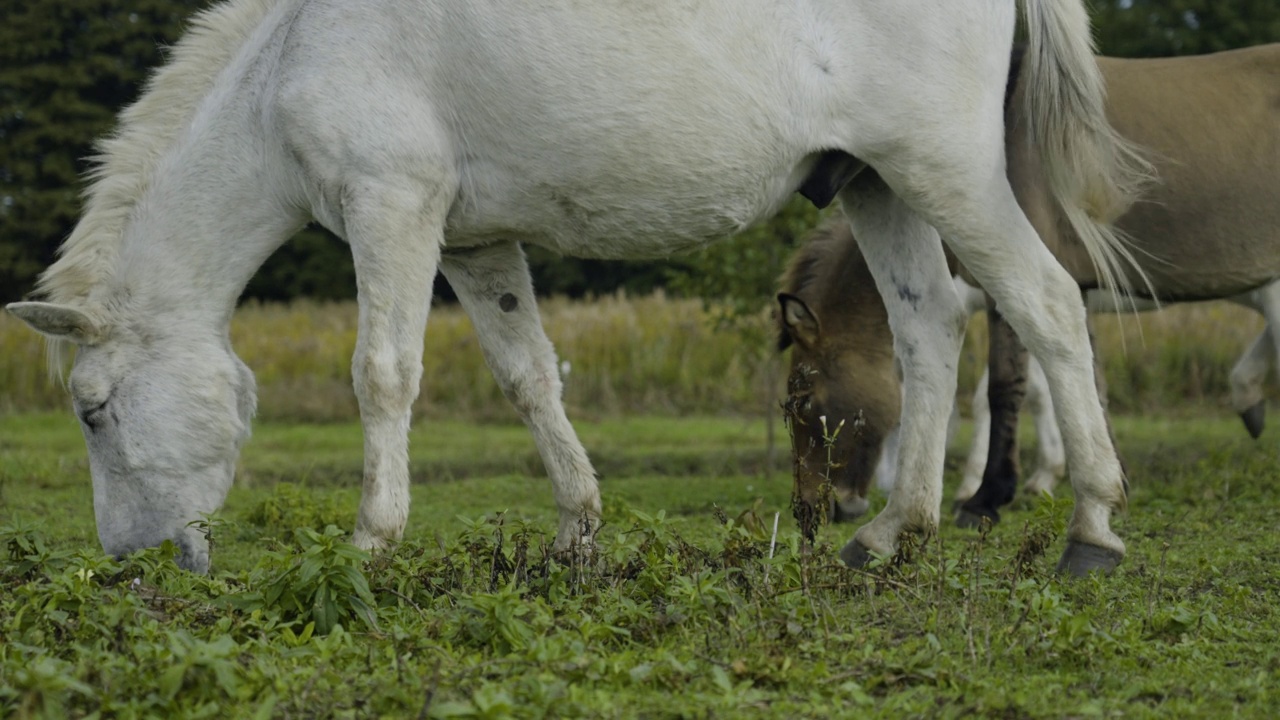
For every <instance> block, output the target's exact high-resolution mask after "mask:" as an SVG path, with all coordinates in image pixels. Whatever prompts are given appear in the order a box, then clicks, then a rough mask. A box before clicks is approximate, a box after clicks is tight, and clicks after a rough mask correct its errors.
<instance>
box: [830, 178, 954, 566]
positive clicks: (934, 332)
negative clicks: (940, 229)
mask: <svg viewBox="0 0 1280 720" xmlns="http://www.w3.org/2000/svg"><path fill="white" fill-rule="evenodd" d="M841 200H842V204H843V206H844V210H845V214H846V215H847V216H848V218H849V220H850V222H851V224H852V225H853V231H854V236H855V237H856V238H857V239H858V245H859V247H860V248H861V249H862V253H863V255H864V256H865V257H866V260H867V265H868V267H869V268H870V270H871V273H872V276H873V277H874V278H875V281H876V287H877V289H878V290H879V291H880V295H881V297H882V298H883V299H884V301H885V308H886V309H887V310H888V314H889V325H890V327H891V328H892V329H893V336H894V352H895V355H896V357H897V358H898V359H899V362H900V363H901V367H902V375H903V404H902V424H901V428H900V430H899V446H898V455H897V465H898V474H897V475H898V476H897V479H896V482H895V484H894V486H893V490H892V491H891V492H890V493H889V502H888V504H887V505H886V506H885V508H884V510H882V511H881V512H880V513H879V514H878V515H876V517H875V518H873V519H872V520H871V522H869V523H867V524H866V525H864V526H862V527H861V528H859V529H858V531H857V532H856V533H855V534H854V537H853V540H851V541H850V542H849V543H848V544H847V545H846V546H845V547H844V549H843V550H841V552H840V557H841V559H843V560H844V561H845V562H846V563H847V564H849V565H851V566H855V567H857V566H860V565H863V564H865V563H866V562H867V561H868V560H870V558H871V555H872V553H874V554H879V555H888V554H892V553H893V552H894V551H895V550H896V549H897V547H898V536H899V535H900V534H901V533H903V532H904V531H905V532H919V533H926V534H928V533H932V532H934V531H936V529H937V526H938V516H939V513H940V506H941V503H942V465H943V459H944V455H945V452H946V438H947V418H948V417H949V416H950V412H951V405H952V404H953V403H954V401H955V392H956V367H957V364H958V362H959V357H960V345H961V341H962V339H963V337H964V329H965V322H966V320H967V319H968V316H967V314H966V313H965V312H964V309H963V307H962V306H961V304H960V301H959V298H958V296H957V294H956V290H955V286H954V284H953V283H952V280H951V274H950V272H949V271H948V269H947V260H946V256H945V255H944V254H943V251H942V243H941V241H940V239H939V238H938V233H937V232H936V231H935V230H934V229H933V228H932V227H930V226H929V225H928V224H927V223H926V222H925V221H924V220H923V219H922V218H921V217H920V216H919V215H917V214H916V213H915V212H914V211H912V210H911V209H910V208H909V207H908V206H907V205H906V204H905V203H903V202H902V201H901V200H900V199H899V198H898V197H897V196H896V195H894V194H893V192H892V191H890V190H889V189H888V188H887V187H886V186H885V185H884V184H883V183H882V182H880V181H879V180H878V179H869V180H866V181H863V182H858V183H855V184H854V186H853V187H850V189H849V190H848V191H846V192H845V193H844V194H843V195H842V198H841Z"/></svg>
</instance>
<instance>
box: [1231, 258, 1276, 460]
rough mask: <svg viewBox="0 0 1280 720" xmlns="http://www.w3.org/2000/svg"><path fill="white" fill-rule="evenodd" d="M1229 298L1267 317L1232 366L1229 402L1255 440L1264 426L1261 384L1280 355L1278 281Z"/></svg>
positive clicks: (1264, 404) (1265, 411) (1265, 410)
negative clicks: (1258, 331) (1246, 348)
mask: <svg viewBox="0 0 1280 720" xmlns="http://www.w3.org/2000/svg"><path fill="white" fill-rule="evenodd" d="M1231 301H1232V302H1234V303H1236V304H1237V305H1243V306H1245V307H1248V308H1253V309H1254V310H1257V311H1258V312H1259V313H1262V316H1263V318H1265V319H1266V321H1267V326H1266V327H1265V328H1263V330H1262V332H1261V333H1260V334H1259V335H1258V337H1257V338H1256V339H1255V340H1254V341H1253V343H1252V344H1250V346H1249V349H1248V350H1246V351H1245V353H1244V354H1243V355H1241V356H1240V359H1239V360H1238V361H1236V364H1235V367H1233V368H1231V406H1232V408H1234V409H1235V411H1236V412H1237V413H1238V414H1239V415H1240V419H1241V420H1243V421H1244V426H1245V429H1246V430H1248V431H1249V435H1250V436H1252V437H1253V438H1254V439H1255V440H1256V439H1257V438H1259V437H1261V436H1262V430H1263V428H1264V427H1265V426H1266V418H1267V401H1266V395H1265V394H1264V388H1263V384H1264V382H1265V381H1266V379H1267V373H1268V372H1270V370H1271V367H1272V366H1273V365H1275V364H1276V360H1277V357H1280V334H1277V332H1276V330H1275V328H1276V324H1277V323H1280V283H1271V284H1270V285H1266V286H1263V287H1261V288H1258V289H1257V290H1254V291H1252V292H1249V293H1245V294H1244V295H1241V296H1239V297H1235V298H1231Z"/></svg>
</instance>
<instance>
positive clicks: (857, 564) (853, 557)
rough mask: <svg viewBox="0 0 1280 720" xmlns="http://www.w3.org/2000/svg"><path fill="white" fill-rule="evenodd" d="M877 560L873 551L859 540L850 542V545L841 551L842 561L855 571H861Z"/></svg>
mask: <svg viewBox="0 0 1280 720" xmlns="http://www.w3.org/2000/svg"><path fill="white" fill-rule="evenodd" d="M875 559H876V558H875V556H874V555H872V554H871V551H870V550H868V549H867V547H866V546H865V545H863V544H862V543H860V542H858V541H857V540H850V541H849V542H848V544H846V545H845V546H844V547H843V548H841V549H840V560H842V561H843V562H844V564H845V565H848V566H849V567H851V568H853V569H854V570H861V569H862V568H864V567H866V566H867V565H868V564H869V563H870V562H871V561H872V560H875Z"/></svg>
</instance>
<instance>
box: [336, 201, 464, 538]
mask: <svg viewBox="0 0 1280 720" xmlns="http://www.w3.org/2000/svg"><path fill="white" fill-rule="evenodd" d="M346 187H347V190H346V195H345V197H344V198H343V225H344V230H345V233H344V234H345V236H346V239H347V241H348V243H350V245H351V254H352V257H353V259H354V260H355V270H356V285H357V290H358V303H359V332H358V336H357V340H356V349H355V354H354V356H353V358H352V363H351V375H352V379H353V384H354V386H355V392H356V398H357V400H358V401H359V404H360V420H361V423H362V425H363V428H364V486H363V488H362V492H361V498H360V509H359V512H358V514H357V517H356V528H355V535H354V538H353V541H354V542H355V544H356V545H358V546H360V547H362V548H366V549H374V550H376V549H380V548H383V547H385V546H386V545H387V544H388V543H390V542H394V541H396V540H399V539H400V537H401V535H402V534H403V532H404V526H405V522H406V521H407V519H408V515H409V448H408V445H409V440H408V433H409V421H410V414H411V409H412V405H413V401H414V400H415V399H416V398H417V396H418V387H419V381H420V380H421V378H422V338H423V335H424V333H425V331H426V325H427V312H428V309H429V308H430V307H431V290H432V282H433V281H434V279H435V276H436V270H437V267H438V264H439V259H440V249H441V246H442V244H443V240H444V238H443V227H444V219H445V214H446V212H447V210H448V207H447V202H446V201H445V198H446V196H447V195H448V193H445V192H440V188H434V187H422V186H421V183H420V182H415V181H413V180H410V179H407V178H405V179H401V180H400V181H395V180H390V179H387V180H383V179H379V180H376V181H375V180H363V181H358V182H351V183H348V184H347V185H346Z"/></svg>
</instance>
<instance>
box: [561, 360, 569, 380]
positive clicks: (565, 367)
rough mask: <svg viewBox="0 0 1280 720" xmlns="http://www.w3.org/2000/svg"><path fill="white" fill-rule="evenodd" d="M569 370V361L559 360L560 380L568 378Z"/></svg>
mask: <svg viewBox="0 0 1280 720" xmlns="http://www.w3.org/2000/svg"><path fill="white" fill-rule="evenodd" d="M569 370H570V366H569V361H568V360H561V361H560V377H562V378H567V377H569Z"/></svg>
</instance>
